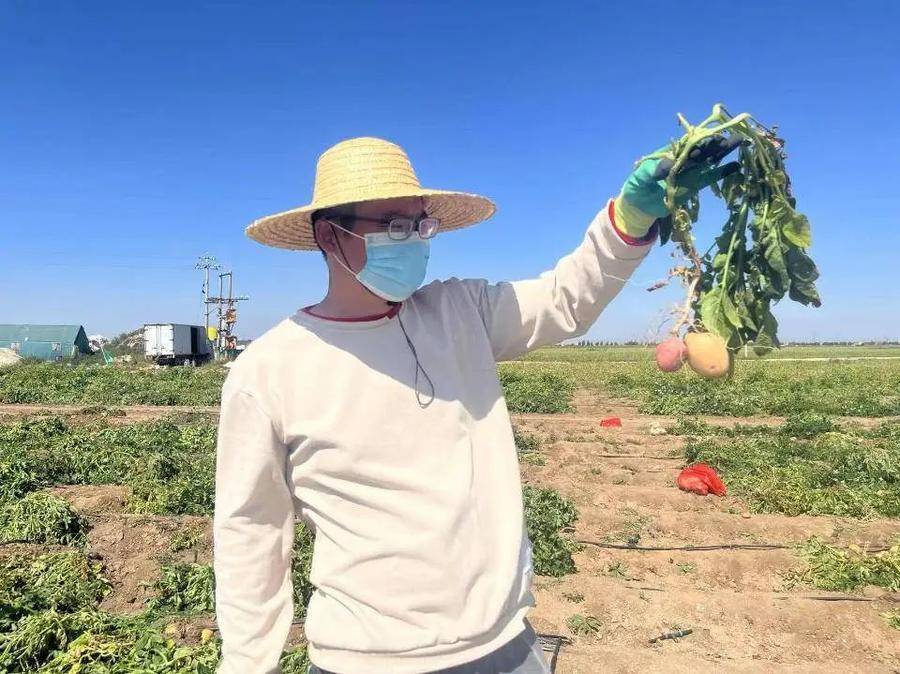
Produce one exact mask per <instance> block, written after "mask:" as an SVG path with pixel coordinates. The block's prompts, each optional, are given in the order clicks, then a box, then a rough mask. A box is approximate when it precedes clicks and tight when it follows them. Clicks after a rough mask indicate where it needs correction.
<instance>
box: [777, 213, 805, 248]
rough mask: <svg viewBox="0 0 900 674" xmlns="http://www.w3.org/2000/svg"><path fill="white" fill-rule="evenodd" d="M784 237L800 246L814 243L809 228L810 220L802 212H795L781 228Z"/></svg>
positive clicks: (803, 246)
mask: <svg viewBox="0 0 900 674" xmlns="http://www.w3.org/2000/svg"><path fill="white" fill-rule="evenodd" d="M781 233H782V234H784V238H785V239H787V240H788V241H790V242H791V243H792V244H794V245H795V246H799V247H800V248H809V246H810V245H811V244H812V236H811V234H810V229H809V220H808V219H807V217H806V216H805V215H803V214H802V213H796V212H794V213H793V216H792V217H791V218H789V219H788V220H787V221H786V222H785V223H784V225H783V226H782V228H781Z"/></svg>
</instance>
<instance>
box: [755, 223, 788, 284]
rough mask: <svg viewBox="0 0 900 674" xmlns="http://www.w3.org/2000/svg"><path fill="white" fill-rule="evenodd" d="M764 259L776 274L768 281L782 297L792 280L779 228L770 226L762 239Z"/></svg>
mask: <svg viewBox="0 0 900 674" xmlns="http://www.w3.org/2000/svg"><path fill="white" fill-rule="evenodd" d="M761 244H762V250H763V257H765V260H766V264H768V266H769V269H770V270H771V271H772V272H774V273H772V274H769V275H768V279H769V281H770V282H771V284H772V286H774V287H775V288H776V289H777V290H778V291H779V292H780V295H778V297H781V296H782V295H784V292H785V291H786V290H787V289H788V288H789V287H790V283H791V279H790V276H788V271H787V264H786V263H785V260H784V251H783V250H782V248H781V241H780V240H779V238H778V229H777V227H775V226H773V225H771V224H769V225H768V226H767V227H766V229H765V231H764V233H763V237H762V241H761Z"/></svg>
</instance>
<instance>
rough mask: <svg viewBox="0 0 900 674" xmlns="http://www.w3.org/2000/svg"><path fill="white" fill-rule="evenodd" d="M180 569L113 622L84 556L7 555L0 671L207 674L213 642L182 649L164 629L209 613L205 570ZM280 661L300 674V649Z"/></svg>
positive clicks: (216, 645) (93, 566)
mask: <svg viewBox="0 0 900 674" xmlns="http://www.w3.org/2000/svg"><path fill="white" fill-rule="evenodd" d="M183 566H184V567H187V571H184V570H183V569H178V570H177V571H176V572H173V573H168V574H166V573H165V572H164V580H163V581H161V583H160V584H159V586H160V588H163V591H164V592H165V593H166V596H167V600H166V601H162V602H159V603H158V604H157V605H155V606H153V607H150V608H149V609H148V610H145V611H143V612H142V613H139V614H137V615H132V616H117V615H111V614H109V613H106V612H103V611H101V610H99V608H98V606H99V602H100V600H101V599H102V598H103V596H104V595H105V594H106V593H107V591H108V589H109V583H108V581H107V580H106V579H105V578H104V577H103V576H102V569H101V568H100V565H99V564H97V563H96V562H94V561H92V560H91V559H89V558H88V557H86V556H85V555H84V554H83V553H81V552H76V551H65V552H59V553H47V554H44V555H40V556H37V557H29V556H27V555H24V554H21V555H13V556H10V557H9V558H7V559H5V560H4V561H3V562H2V564H0V672H25V673H39V674H74V673H76V672H84V673H85V674H87V673H88V672H90V673H91V674H134V673H136V672H143V673H145V674H214V672H215V669H216V666H217V664H218V661H219V658H220V641H219V640H218V639H217V638H215V637H213V638H212V639H208V640H206V639H205V638H204V639H201V643H200V644H196V645H185V644H180V643H178V642H177V641H176V640H175V639H173V638H171V636H170V635H169V634H168V633H167V631H166V629H165V626H166V624H167V623H168V622H170V620H171V615H172V612H173V610H174V611H179V612H181V613H184V612H186V611H185V609H197V610H199V603H200V602H202V601H206V602H207V604H206V606H205V610H207V611H211V610H212V605H211V602H210V594H209V590H210V588H211V573H210V572H209V570H208V567H206V568H205V569H201V568H200V567H201V566H202V565H183ZM176 597H177V600H175V598H176ZM178 602H180V604H179V603H178ZM281 663H282V671H283V672H284V673H285V674H305V673H306V667H307V666H308V664H309V661H308V658H307V655H306V647H305V646H302V647H300V648H297V649H293V650H291V651H287V652H285V653H284V654H283V655H282V659H281Z"/></svg>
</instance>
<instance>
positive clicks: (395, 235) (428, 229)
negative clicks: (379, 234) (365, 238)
mask: <svg viewBox="0 0 900 674" xmlns="http://www.w3.org/2000/svg"><path fill="white" fill-rule="evenodd" d="M343 218H347V219H348V220H363V221H367V222H375V223H378V224H379V225H387V228H388V236H389V237H390V238H392V239H394V240H395V241H403V240H404V239H408V238H409V236H410V234H412V232H413V229H417V230H418V232H419V236H420V237H422V238H423V239H430V238H431V237H433V236H434V235H435V234H437V231H438V229H440V226H441V221H440V219H439V218H433V217H431V216H425V217H421V218H418V219H414V218H391V219H390V220H378V219H376V218H364V217H360V216H358V215H346V216H343ZM343 218H341V219H343Z"/></svg>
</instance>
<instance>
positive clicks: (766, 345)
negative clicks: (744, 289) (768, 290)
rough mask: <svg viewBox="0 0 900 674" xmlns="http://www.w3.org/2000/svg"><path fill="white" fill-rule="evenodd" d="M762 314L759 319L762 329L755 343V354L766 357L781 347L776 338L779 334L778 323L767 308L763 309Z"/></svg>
mask: <svg viewBox="0 0 900 674" xmlns="http://www.w3.org/2000/svg"><path fill="white" fill-rule="evenodd" d="M760 314H761V315H760V316H759V318H760V324H761V326H762V327H761V328H760V330H759V333H758V334H757V336H756V339H755V340H754V341H753V352H754V353H756V355H757V356H766V355H768V354H769V353H771V352H772V349H775V348H777V347H778V346H780V344H779V343H778V338H777V337H776V335H777V334H778V321H777V320H775V317H774V316H773V315H772V312H771V311H770V310H769V307H767V306H766V307H763V308H762V311H761V312H760Z"/></svg>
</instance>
